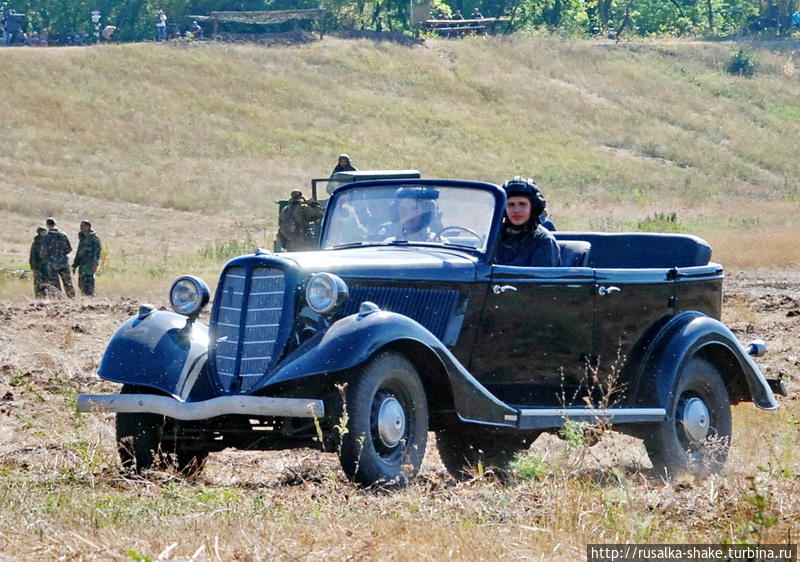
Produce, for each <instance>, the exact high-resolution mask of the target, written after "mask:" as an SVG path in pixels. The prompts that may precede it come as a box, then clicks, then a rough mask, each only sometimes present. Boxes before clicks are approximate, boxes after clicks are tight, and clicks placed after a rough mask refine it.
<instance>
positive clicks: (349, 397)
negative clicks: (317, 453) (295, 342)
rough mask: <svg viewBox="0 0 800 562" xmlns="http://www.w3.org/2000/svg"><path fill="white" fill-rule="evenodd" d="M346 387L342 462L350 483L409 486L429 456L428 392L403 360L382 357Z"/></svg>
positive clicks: (384, 354)
mask: <svg viewBox="0 0 800 562" xmlns="http://www.w3.org/2000/svg"><path fill="white" fill-rule="evenodd" d="M353 375H354V376H353V377H352V378H351V379H350V380H349V381H348V383H347V386H346V387H345V392H344V397H345V404H344V412H345V414H344V416H343V418H344V419H346V420H347V423H346V429H347V431H346V432H343V433H344V435H342V436H341V442H340V450H339V460H340V461H341V464H342V469H343V470H344V472H345V474H346V475H347V477H348V478H350V479H351V480H353V481H355V482H358V483H359V484H362V485H365V486H370V485H373V484H385V485H389V486H404V485H406V484H407V483H408V482H409V481H410V480H411V478H413V476H414V475H416V473H417V471H418V470H419V467H420V465H421V464H422V459H423V458H424V456H425V446H426V443H427V437H428V404H427V399H426V397H425V389H424V387H423V385H422V382H421V381H420V378H419V375H418V374H417V371H416V369H415V368H414V366H413V365H412V364H411V362H410V361H409V360H408V359H406V358H405V357H404V356H403V355H401V354H399V353H394V352H382V353H380V354H378V355H376V356H375V357H374V358H372V359H371V360H370V361H368V362H367V363H365V364H364V365H363V366H361V367H360V368H359V369H357V370H355V371H354V372H353Z"/></svg>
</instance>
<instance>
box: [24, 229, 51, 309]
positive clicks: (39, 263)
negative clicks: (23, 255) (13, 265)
mask: <svg viewBox="0 0 800 562" xmlns="http://www.w3.org/2000/svg"><path fill="white" fill-rule="evenodd" d="M45 234H47V229H46V228H45V227H43V226H40V227H38V228H37V229H36V236H35V237H34V238H33V243H32V244H31V254H30V257H29V258H28V263H29V264H30V266H31V271H32V272H33V295H34V296H35V297H37V298H43V297H46V296H47V278H48V273H47V260H46V259H45V256H44V251H43V247H44V236H45Z"/></svg>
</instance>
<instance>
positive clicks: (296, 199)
mask: <svg viewBox="0 0 800 562" xmlns="http://www.w3.org/2000/svg"><path fill="white" fill-rule="evenodd" d="M322 215H323V210H322V208H321V207H320V205H319V203H317V202H316V201H308V202H307V201H306V200H305V198H303V193H302V192H301V191H299V190H297V189H295V190H294V191H292V195H291V199H290V200H289V202H288V204H287V205H286V206H285V207H284V208H283V209H281V212H280V215H278V235H277V236H276V237H275V238H276V240H277V242H278V244H280V246H281V247H283V249H285V250H287V251H289V252H298V251H303V250H310V249H312V248H313V246H314V239H313V236H312V234H311V229H310V225H311V223H313V222H315V221H318V220H319V219H321V218H322Z"/></svg>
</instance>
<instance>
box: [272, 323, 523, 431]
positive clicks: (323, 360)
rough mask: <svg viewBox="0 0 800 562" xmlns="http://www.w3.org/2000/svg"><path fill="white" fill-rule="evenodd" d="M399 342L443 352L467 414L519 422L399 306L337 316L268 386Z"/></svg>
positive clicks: (353, 361) (338, 366)
mask: <svg viewBox="0 0 800 562" xmlns="http://www.w3.org/2000/svg"><path fill="white" fill-rule="evenodd" d="M399 342H416V343H418V344H421V345H423V346H425V347H427V348H428V349H429V350H430V351H431V352H432V355H433V356H435V357H436V358H437V360H438V361H439V362H440V363H441V365H440V366H441V367H442V369H437V371H440V370H441V371H443V372H446V373H447V377H448V379H449V381H448V382H449V385H450V389H451V390H452V394H453V402H454V405H455V409H456V412H457V414H458V416H459V417H460V418H461V419H462V420H464V421H470V422H474V423H481V424H487V425H496V426H505V427H515V425H516V421H517V414H518V412H517V411H516V410H515V409H513V408H511V407H509V406H507V405H506V404H504V403H503V402H502V401H500V400H498V399H497V398H496V397H495V396H494V395H493V394H491V393H490V392H489V391H488V390H486V388H485V387H483V385H481V384H480V383H479V382H478V381H477V380H476V379H475V378H474V377H473V376H472V375H471V374H470V373H469V372H468V371H467V369H466V368H464V366H463V365H461V363H460V362H459V361H458V359H456V358H455V356H453V354H452V353H451V352H450V350H448V349H447V347H446V346H445V345H444V344H443V343H442V342H441V341H440V340H439V339H438V338H437V337H436V336H434V335H433V334H432V333H431V332H429V331H428V330H427V329H426V328H424V327H423V326H422V325H421V324H419V323H417V322H416V321H414V320H412V319H411V318H409V317H407V316H404V315H402V314H397V313H394V312H387V311H375V312H371V313H369V314H366V315H361V314H352V315H350V316H347V317H345V318H342V319H340V320H338V321H336V322H334V323H333V324H332V325H331V326H330V328H328V329H327V330H326V331H325V332H324V333H321V334H319V335H317V336H315V337H313V338H311V339H310V340H308V341H307V342H305V343H304V344H303V345H302V346H300V347H299V348H298V349H297V350H295V351H294V352H293V353H291V354H290V355H289V356H288V357H287V358H286V359H285V360H284V361H283V364H282V365H281V366H280V367H279V368H278V369H277V370H276V371H275V373H273V375H272V376H270V377H269V379H268V380H267V381H265V385H264V386H271V385H275V384H279V383H284V382H286V381H290V380H295V379H301V378H305V377H312V376H317V375H323V374H325V373H335V372H341V371H346V370H348V369H352V368H354V367H357V366H358V365H360V364H362V363H364V362H365V361H367V360H369V359H370V358H371V357H372V356H373V355H374V354H375V353H377V352H378V351H379V350H380V349H382V348H384V347H386V346H388V345H391V344H395V343H399Z"/></svg>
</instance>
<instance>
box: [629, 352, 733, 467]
mask: <svg viewBox="0 0 800 562" xmlns="http://www.w3.org/2000/svg"><path fill="white" fill-rule="evenodd" d="M644 443H645V447H646V448H647V454H648V456H649V457H650V461H651V462H652V463H653V467H654V468H655V469H656V471H657V472H659V473H662V474H667V475H670V476H674V475H675V474H677V473H679V472H684V471H685V472H692V473H695V474H701V475H702V474H704V473H706V472H709V471H711V472H718V471H719V470H721V469H722V466H723V465H724V464H725V459H726V458H727V456H728V449H729V448H730V443H731V404H730V398H729V397H728V391H727V389H726V388H725V383H724V382H723V381H722V377H721V376H720V373H719V370H717V368H716V367H715V366H714V365H712V364H711V363H709V362H708V361H706V360H705V359H701V358H698V357H695V358H692V359H690V360H689V361H688V362H687V363H686V364H685V365H684V367H683V368H682V369H681V374H680V378H679V380H678V384H677V387H676V388H675V392H674V394H673V397H672V401H671V403H670V406H669V408H668V409H667V419H666V420H665V421H663V422H661V423H660V424H658V425H657V426H655V427H654V428H653V430H652V431H651V433H649V434H648V435H646V436H645V440H644Z"/></svg>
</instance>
